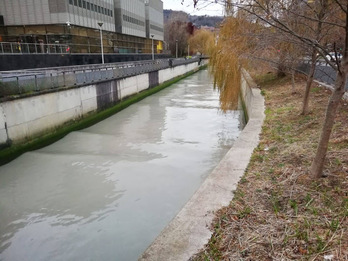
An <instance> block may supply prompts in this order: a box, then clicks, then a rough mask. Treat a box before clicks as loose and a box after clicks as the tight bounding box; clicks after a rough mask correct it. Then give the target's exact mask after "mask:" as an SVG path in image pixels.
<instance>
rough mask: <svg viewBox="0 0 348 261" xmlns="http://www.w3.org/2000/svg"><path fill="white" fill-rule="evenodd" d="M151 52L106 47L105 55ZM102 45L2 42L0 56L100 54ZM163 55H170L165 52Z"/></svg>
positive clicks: (133, 48)
mask: <svg viewBox="0 0 348 261" xmlns="http://www.w3.org/2000/svg"><path fill="white" fill-rule="evenodd" d="M146 51H151V47H150V48H149V49H148V50H145V48H143V49H141V48H136V47H123V46H118V47H117V48H116V47H110V46H105V45H104V53H122V54H128V53H146ZM100 52H101V49H100V44H99V45H95V44H58V43H57V44H44V43H21V42H0V54H66V53H100ZM163 53H167V54H168V53H170V51H169V50H163Z"/></svg>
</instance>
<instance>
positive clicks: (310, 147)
mask: <svg viewBox="0 0 348 261" xmlns="http://www.w3.org/2000/svg"><path fill="white" fill-rule="evenodd" d="M258 84H259V85H260V86H261V89H262V93H263V94H264V95H265V100H266V111H265V112H266V120H265V122H264V125H263V127H262V134H261V137H260V144H259V146H258V147H257V148H256V149H255V151H254V153H253V155H252V157H251V162H250V164H249V166H248V169H247V171H246V172H245V174H244V176H243V177H242V179H241V180H240V182H239V184H238V188H237V190H236V191H235V192H234V198H233V200H232V201H231V202H230V204H229V206H228V207H225V208H222V209H220V210H219V212H218V213H216V217H215V220H214V222H213V224H212V225H211V227H210V228H211V230H212V231H214V234H213V236H212V237H211V239H210V241H209V243H208V244H207V245H206V246H205V248H204V249H203V250H202V251H201V252H200V253H198V254H197V255H196V256H194V257H192V258H191V260H347V259H348V233H347V231H348V194H347V191H348V179H347V177H348V135H347V129H348V120H347V119H348V102H347V101H342V102H341V105H340V107H339V109H338V114H337V116H336V123H335V126H334V128H333V133H332V135H331V139H330V144H329V150H328V154H327V160H326V163H325V169H326V173H327V175H328V176H327V177H325V178H321V179H319V180H313V179H312V178H311V177H310V176H309V167H310V164H311V160H312V159H313V156H314V153H315V150H316V147H317V142H318V140H319V135H320V132H321V127H322V122H323V119H324V115H325V109H326V106H327V102H328V99H329V96H330V91H328V90H325V89H323V88H319V87H317V86H315V87H313V88H312V90H311V94H310V95H311V97H310V106H311V113H310V114H308V115H300V112H301V103H302V97H303V90H304V86H305V82H304V81H303V80H300V79H298V83H297V86H296V87H297V93H295V94H291V83H290V81H289V79H286V78H282V79H276V78H275V77H274V76H273V75H271V74H268V75H267V77H265V78H263V79H260V80H259V81H258Z"/></svg>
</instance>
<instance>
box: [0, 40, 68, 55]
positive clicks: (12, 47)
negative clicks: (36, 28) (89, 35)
mask: <svg viewBox="0 0 348 261" xmlns="http://www.w3.org/2000/svg"><path fill="white" fill-rule="evenodd" d="M69 52H70V46H69V45H67V44H43V43H13V42H11V43H7V42H0V54H23V53H29V54H34V53H36V54H39V53H46V54H47V53H48V54H49V53H54V54H56V53H57V54H64V53H69Z"/></svg>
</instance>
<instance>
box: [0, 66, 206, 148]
mask: <svg viewBox="0 0 348 261" xmlns="http://www.w3.org/2000/svg"><path fill="white" fill-rule="evenodd" d="M203 64H204V61H202V62H201V63H199V62H197V61H195V62H193V63H189V64H184V65H179V66H174V67H171V68H166V69H162V70H157V71H152V72H148V73H143V74H139V75H135V76H131V77H124V78H118V79H110V80H104V81H102V82H97V83H93V84H86V85H83V86H78V87H76V86H75V87H72V88H66V89H57V90H55V91H52V92H49V93H46V94H38V95H31V96H30V95H27V97H18V98H16V99H13V100H10V101H3V102H1V103H0V146H5V145H8V144H11V143H20V142H23V141H26V140H30V139H32V138H35V137H37V136H39V135H40V134H42V133H47V132H50V131H54V130H55V129H57V128H59V127H60V126H62V125H64V124H65V123H67V122H71V121H78V120H79V119H81V118H83V117H84V116H85V115H88V114H90V113H93V112H96V111H102V110H104V109H106V108H109V107H110V106H112V105H114V104H117V103H118V102H119V101H121V100H123V99H125V98H126V97H128V96H131V95H133V94H136V93H139V92H141V91H144V90H146V89H149V88H152V87H155V86H157V85H159V84H162V83H164V82H166V81H169V80H171V79H173V78H175V77H178V76H180V75H184V74H185V73H188V72H191V71H193V70H196V69H198V68H199V67H200V66H201V65H203ZM28 96H29V97H28Z"/></svg>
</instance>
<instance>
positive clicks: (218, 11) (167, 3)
mask: <svg viewBox="0 0 348 261" xmlns="http://www.w3.org/2000/svg"><path fill="white" fill-rule="evenodd" d="M181 2H182V0H163V9H172V10H181V11H184V12H186V13H189V14H191V15H210V16H214V15H219V16H222V15H223V8H222V6H221V5H219V4H216V3H215V1H214V0H200V2H198V5H197V7H196V8H193V0H184V4H181Z"/></svg>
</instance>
